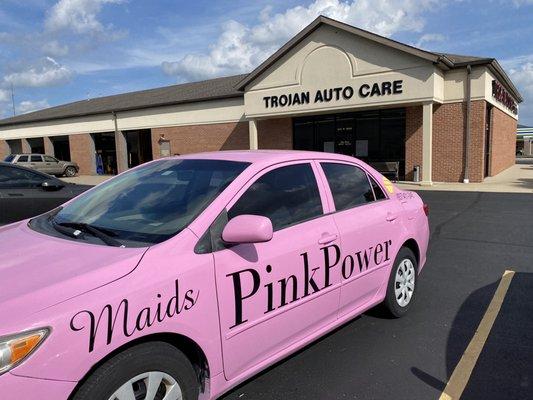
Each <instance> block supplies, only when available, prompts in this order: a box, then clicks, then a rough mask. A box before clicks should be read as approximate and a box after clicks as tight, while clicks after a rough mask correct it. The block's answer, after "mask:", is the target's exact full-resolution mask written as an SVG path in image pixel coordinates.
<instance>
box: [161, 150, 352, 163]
mask: <svg viewBox="0 0 533 400" xmlns="http://www.w3.org/2000/svg"><path fill="white" fill-rule="evenodd" d="M171 158H182V159H202V160H227V161H241V162H248V163H252V164H275V163H280V162H286V161H297V160H313V159H322V160H323V159H326V160H339V161H354V160H356V159H355V158H353V157H349V156H345V155H342V154H334V153H325V152H318V151H301V150H222V151H213V152H205V153H194V154H186V155H181V156H174V157H171Z"/></svg>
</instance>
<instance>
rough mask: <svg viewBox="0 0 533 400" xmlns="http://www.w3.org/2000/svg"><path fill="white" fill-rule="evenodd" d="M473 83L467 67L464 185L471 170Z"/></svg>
mask: <svg viewBox="0 0 533 400" xmlns="http://www.w3.org/2000/svg"><path fill="white" fill-rule="evenodd" d="M471 83H472V66H471V65H470V64H468V65H467V66H466V127H465V175H464V179H463V183H469V182H470V180H469V179H468V175H469V172H470V171H469V170H470V108H471V103H472V101H471V86H472V85H471Z"/></svg>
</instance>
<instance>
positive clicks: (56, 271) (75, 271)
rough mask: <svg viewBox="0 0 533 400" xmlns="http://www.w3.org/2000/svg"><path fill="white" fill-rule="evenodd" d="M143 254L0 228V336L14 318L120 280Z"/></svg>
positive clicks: (23, 225)
mask: <svg viewBox="0 0 533 400" xmlns="http://www.w3.org/2000/svg"><path fill="white" fill-rule="evenodd" d="M146 250H147V248H120V247H110V246H99V245H94V244H88V243H84V242H75V241H72V240H64V239H60V238H55V237H51V236H47V235H44V234H41V233H38V232H35V231H33V230H31V229H30V228H29V227H28V226H27V221H22V222H18V223H15V224H11V225H7V226H4V227H2V228H0V255H1V258H0V321H1V323H0V335H2V333H3V332H2V331H3V330H4V329H2V328H3V327H7V326H9V325H11V324H10V323H9V322H11V323H13V322H15V321H14V318H16V316H22V315H23V316H25V317H27V316H28V315H30V314H33V313H36V312H39V311H41V310H43V309H45V308H48V307H50V306H53V305H55V304H58V303H60V302H62V301H65V300H68V299H70V298H73V297H75V296H78V295H80V294H82V293H85V292H88V291H90V290H92V289H95V288H97V287H100V286H103V285H106V284H107V283H109V282H112V281H115V280H117V279H120V278H122V277H124V276H126V275H127V274H129V273H130V272H131V271H132V270H133V269H135V267H136V266H137V265H138V264H139V261H140V260H141V258H142V256H143V254H144V253H145V252H146Z"/></svg>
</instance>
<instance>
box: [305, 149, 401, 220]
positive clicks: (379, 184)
mask: <svg viewBox="0 0 533 400" xmlns="http://www.w3.org/2000/svg"><path fill="white" fill-rule="evenodd" d="M315 161H316V162H317V163H318V164H320V170H321V172H322V174H323V175H324V179H325V185H327V190H328V191H329V195H330V196H331V199H333V192H332V191H331V188H330V186H329V182H328V179H327V177H326V173H325V172H324V169H322V163H330V164H345V165H350V166H352V167H356V168H359V169H360V170H362V171H363V172H364V173H365V175H366V179H367V181H368V184H369V185H370V188H371V189H372V194H373V195H374V201H371V202H369V203H363V204H356V205H355V206H352V207H350V208H346V209H344V210H337V207H336V206H335V200H334V199H333V207H334V208H335V210H333V211H330V212H329V213H327V214H326V215H332V214H337V213H340V212H344V211H349V210H353V209H354V208H359V207H365V206H369V205H371V204H376V203H380V202H382V201H387V200H390V199H391V197H390V196H389V193H388V192H387V191H386V190H384V189H383V186H382V185H381V183H379V182H378V180H377V179H374V180H375V181H376V184H377V185H378V186H379V187H380V188H381V191H382V192H383V194H384V195H385V198H384V199H379V200H377V199H376V193H375V192H374V188H373V187H372V182H371V180H370V176H371V175H370V173H369V172H368V171H367V169H366V168H364V167H363V166H362V165H359V164H357V163H352V162H350V161H344V160H328V159H322V158H321V159H317V160H315Z"/></svg>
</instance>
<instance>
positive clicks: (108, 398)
mask: <svg viewBox="0 0 533 400" xmlns="http://www.w3.org/2000/svg"><path fill="white" fill-rule="evenodd" d="M158 382H160V383H159V385H158ZM199 388H200V385H199V383H198V379H197V377H196V374H195V372H194V368H193V366H192V365H191V363H190V362H189V360H188V359H187V357H185V355H184V354H183V353H182V352H181V351H179V350H178V349H176V348H175V347H174V346H172V345H170V344H168V343H165V342H150V343H143V344H139V345H136V346H134V347H131V348H129V349H127V350H125V351H123V352H121V353H119V354H117V355H115V356H114V357H112V358H110V359H109V360H107V361H106V362H105V363H103V364H102V365H101V366H100V367H98V368H97V369H96V370H95V371H94V372H93V373H92V374H91V375H90V376H89V377H88V378H87V380H86V381H85V382H84V383H83V384H82V385H81V386H80V387H79V388H78V390H77V391H76V393H75V394H74V396H73V397H72V400H115V399H118V398H119V397H117V396H118V395H119V394H122V395H123V397H120V398H121V399H122V398H125V399H129V398H130V397H131V395H133V397H131V399H132V400H134V399H138V398H140V399H144V398H145V397H146V396H147V392H148V391H149V390H151V389H152V390H153V391H152V392H151V393H153V392H156V396H155V397H153V398H154V400H161V399H163V398H164V397H165V396H166V395H168V394H170V393H173V394H176V396H173V395H171V396H170V397H169V399H183V400H197V399H198V395H199ZM180 392H181V397H180V396H179V394H180ZM125 393H130V396H129V397H128V396H127V395H125ZM150 398H152V397H150Z"/></svg>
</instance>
